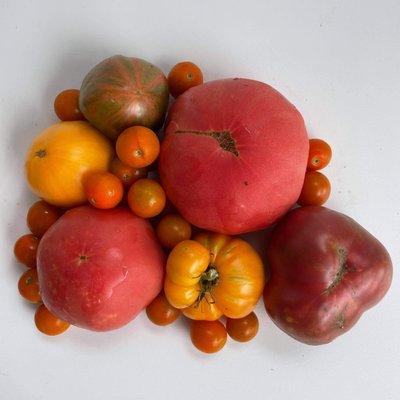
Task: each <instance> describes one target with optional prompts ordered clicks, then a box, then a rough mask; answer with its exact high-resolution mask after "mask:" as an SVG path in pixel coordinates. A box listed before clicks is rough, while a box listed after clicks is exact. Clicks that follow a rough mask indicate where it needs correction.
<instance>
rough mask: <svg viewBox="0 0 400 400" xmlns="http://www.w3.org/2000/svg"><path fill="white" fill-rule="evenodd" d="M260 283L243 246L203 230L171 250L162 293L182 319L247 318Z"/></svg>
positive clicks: (255, 263)
mask: <svg viewBox="0 0 400 400" xmlns="http://www.w3.org/2000/svg"><path fill="white" fill-rule="evenodd" d="M264 284H265V276H264V267H263V263H262V261H261V259H260V257H259V255H258V254H257V252H256V251H255V250H254V249H253V248H252V247H251V246H250V245H249V244H248V243H247V242H245V241H244V240H242V239H237V238H232V237H230V236H226V235H222V234H218V233H209V232H205V233H200V234H198V235H197V236H196V237H195V238H194V240H184V241H183V242H180V243H179V244H177V245H176V246H175V247H174V248H173V250H172V251H171V253H170V255H169V257H168V261H167V274H166V278H165V283H164V292H165V295H166V297H167V299H168V301H169V303H170V304H171V305H172V306H174V307H176V308H179V309H182V312H183V314H184V315H185V316H186V317H188V318H191V319H195V320H207V321H214V320H216V319H218V318H220V317H221V316H222V315H225V316H227V317H229V318H242V317H245V316H246V315H248V314H250V313H251V312H252V311H253V309H254V307H255V305H256V304H257V301H258V299H259V298H260V296H261V294H262V291H263V289H264Z"/></svg>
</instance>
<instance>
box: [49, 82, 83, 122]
mask: <svg viewBox="0 0 400 400" xmlns="http://www.w3.org/2000/svg"><path fill="white" fill-rule="evenodd" d="M54 112H55V113H56V115H57V117H58V118H60V120H61V121H79V120H84V119H85V117H84V116H83V114H82V113H81V111H80V110H79V90H78V89H66V90H63V91H62V92H60V93H58V95H57V97H56V98H55V100H54Z"/></svg>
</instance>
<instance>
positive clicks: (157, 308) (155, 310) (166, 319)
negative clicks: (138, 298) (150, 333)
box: [146, 293, 181, 326]
mask: <svg viewBox="0 0 400 400" xmlns="http://www.w3.org/2000/svg"><path fill="white" fill-rule="evenodd" d="M146 314H147V317H148V318H149V320H150V321H151V322H153V324H156V325H160V326H164V325H169V324H172V323H173V322H174V321H176V319H177V318H178V317H179V316H180V315H181V311H180V310H178V309H177V308H175V307H172V306H171V304H169V303H168V300H167V299H166V297H165V295H164V293H160V294H159V295H158V296H157V297H156V298H155V299H154V300H153V301H152V302H151V303H150V304H149V305H148V306H147V308H146Z"/></svg>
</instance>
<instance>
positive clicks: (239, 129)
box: [159, 78, 308, 234]
mask: <svg viewBox="0 0 400 400" xmlns="http://www.w3.org/2000/svg"><path fill="white" fill-rule="evenodd" d="M307 156H308V138H307V133H306V129H305V126H304V121H303V118H302V116H301V115H300V113H299V112H298V111H297V110H296V108H295V107H294V106H293V105H292V104H290V103H289V102H288V101H287V100H286V99H285V98H284V97H283V96H282V95H281V94H280V93H279V92H277V91H276V90H274V89H273V88H272V87H270V86H268V85H266V84H264V83H262V82H257V81H253V80H249V79H238V78H235V79H224V80H218V81H213V82H209V83H206V84H204V85H200V86H196V87H194V88H192V89H190V90H188V91H187V92H185V93H184V94H183V95H181V96H180V97H179V98H178V99H177V100H176V102H175V103H174V105H173V106H172V108H171V111H170V113H169V116H168V123H167V127H166V136H165V139H164V142H163V143H162V146H161V156H160V160H159V172H160V176H161V179H162V183H163V186H164V188H165V190H166V192H167V195H168V197H169V198H170V200H171V201H172V202H173V203H174V205H175V206H176V207H177V208H178V210H179V211H180V213H181V214H182V215H183V216H184V217H185V218H186V219H187V220H188V221H189V222H191V223H192V224H194V225H196V226H199V227H201V228H203V229H208V230H212V231H217V232H222V233H227V234H238V233H244V232H249V231H255V230H258V229H261V228H265V227H266V226H268V225H270V224H272V223H273V222H275V221H276V220H277V219H278V218H279V217H281V216H282V215H283V214H284V213H285V212H286V211H288V210H289V208H290V207H291V206H292V205H293V204H294V203H295V202H296V200H297V198H298V197H299V194H300V191H301V187H302V184H303V180H304V174H305V169H306V164H307Z"/></svg>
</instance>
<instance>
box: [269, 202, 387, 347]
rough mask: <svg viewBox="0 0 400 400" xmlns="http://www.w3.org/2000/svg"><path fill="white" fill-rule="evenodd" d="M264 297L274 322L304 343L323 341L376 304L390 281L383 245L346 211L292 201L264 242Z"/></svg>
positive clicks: (330, 338)
mask: <svg viewBox="0 0 400 400" xmlns="http://www.w3.org/2000/svg"><path fill="white" fill-rule="evenodd" d="M267 260H268V266H269V272H270V275H269V279H268V282H267V285H266V286H265V290H264V303H265V307H266V310H267V312H268V315H269V316H270V317H271V318H272V320H273V321H274V323H275V324H276V325H277V326H278V327H279V328H281V329H282V330H283V331H284V332H286V333H287V334H288V335H290V336H292V337H293V338H295V339H297V340H299V341H301V342H303V343H307V344H312V345H319V344H324V343H329V342H330V341H332V340H333V339H335V338H336V337H338V336H339V335H342V334H343V333H345V332H347V331H348V330H349V329H351V327H352V326H353V325H354V324H355V323H356V322H357V321H358V320H359V318H360V317H361V315H362V314H363V313H364V312H365V311H366V310H367V309H369V308H371V307H372V306H374V305H375V304H377V303H378V302H379V301H380V300H381V299H382V298H383V296H384V295H385V293H386V292H387V291H388V289H389V287H390V284H391V282H392V276H393V265H392V262H391V259H390V255H389V253H388V252H387V250H386V249H385V247H384V246H383V245H382V244H381V243H380V242H379V241H378V240H377V239H376V238H375V237H373V236H372V235H371V234H370V233H369V232H368V231H367V230H366V229H365V228H363V227H362V226H361V225H359V224H358V223H357V222H356V221H354V220H353V219H351V218H350V217H348V216H346V215H344V214H341V213H339V212H336V211H333V210H330V209H329V208H327V207H318V206H310V207H297V208H295V209H294V210H291V211H290V212H289V213H287V214H286V215H285V217H284V218H282V219H281V220H280V221H279V222H278V224H277V225H276V226H275V227H274V229H273V230H272V232H271V234H270V235H269V238H268V242H267Z"/></svg>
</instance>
